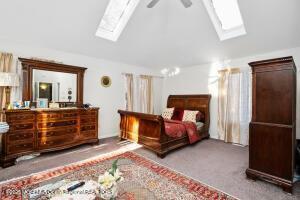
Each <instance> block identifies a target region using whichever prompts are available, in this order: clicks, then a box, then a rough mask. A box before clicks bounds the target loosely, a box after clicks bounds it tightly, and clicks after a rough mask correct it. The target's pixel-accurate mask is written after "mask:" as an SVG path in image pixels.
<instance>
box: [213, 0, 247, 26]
mask: <svg viewBox="0 0 300 200" xmlns="http://www.w3.org/2000/svg"><path fill="white" fill-rule="evenodd" d="M211 1H212V4H213V7H214V9H215V12H216V15H217V17H218V19H219V21H220V23H221V26H222V29H223V30H230V29H233V28H236V27H239V26H242V25H243V20H242V16H241V13H240V9H239V6H238V3H237V0H211Z"/></svg>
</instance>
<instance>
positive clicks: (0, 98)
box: [0, 52, 13, 121]
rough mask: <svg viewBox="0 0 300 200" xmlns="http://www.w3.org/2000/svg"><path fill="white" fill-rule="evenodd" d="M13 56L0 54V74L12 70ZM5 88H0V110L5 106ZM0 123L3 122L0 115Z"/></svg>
mask: <svg viewBox="0 0 300 200" xmlns="http://www.w3.org/2000/svg"><path fill="white" fill-rule="evenodd" d="M12 61H13V55H12V54H11V53H1V52H0V72H11V70H12ZM6 101H7V100H6V95H5V87H1V86H0V110H2V109H3V108H4V107H5V104H6ZM0 121H3V116H2V115H1V114H0Z"/></svg>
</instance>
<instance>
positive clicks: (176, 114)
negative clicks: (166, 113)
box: [171, 108, 184, 121]
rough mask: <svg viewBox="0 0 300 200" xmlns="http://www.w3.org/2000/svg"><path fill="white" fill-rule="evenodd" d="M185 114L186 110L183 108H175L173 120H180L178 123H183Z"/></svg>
mask: <svg viewBox="0 0 300 200" xmlns="http://www.w3.org/2000/svg"><path fill="white" fill-rule="evenodd" d="M183 114H184V110H183V109H181V108H175V109H174V112H173V116H172V118H171V119H172V120H178V121H182V118H183Z"/></svg>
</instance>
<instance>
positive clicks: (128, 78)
mask: <svg viewBox="0 0 300 200" xmlns="http://www.w3.org/2000/svg"><path fill="white" fill-rule="evenodd" d="M125 83H126V93H125V99H126V110H128V111H133V102H134V100H133V97H134V96H133V92H134V84H133V75H132V74H125Z"/></svg>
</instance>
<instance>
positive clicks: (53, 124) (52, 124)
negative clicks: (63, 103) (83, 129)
mask: <svg viewBox="0 0 300 200" xmlns="http://www.w3.org/2000/svg"><path fill="white" fill-rule="evenodd" d="M75 125H77V120H68V121H57V122H45V123H38V129H42V128H57V127H64V126H75Z"/></svg>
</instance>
